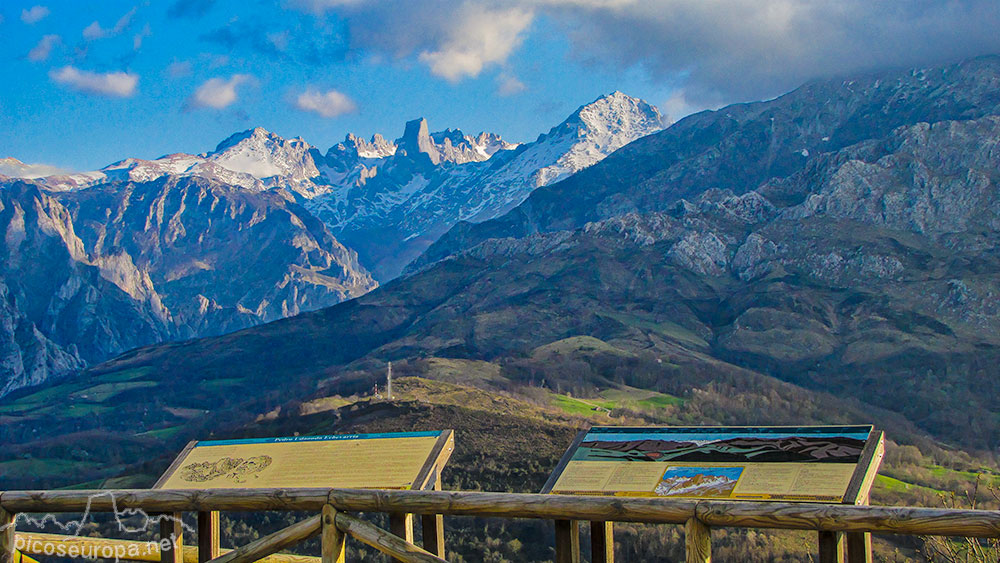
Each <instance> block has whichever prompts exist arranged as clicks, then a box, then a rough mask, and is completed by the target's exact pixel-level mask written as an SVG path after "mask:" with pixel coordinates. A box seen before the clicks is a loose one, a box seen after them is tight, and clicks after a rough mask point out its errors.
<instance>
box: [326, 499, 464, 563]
mask: <svg viewBox="0 0 1000 563" xmlns="http://www.w3.org/2000/svg"><path fill="white" fill-rule="evenodd" d="M336 522H337V527H338V528H340V529H341V531H343V532H344V533H346V534H347V535H349V536H351V537H352V538H354V539H356V540H358V541H360V542H361V543H364V544H366V545H370V546H371V547H374V548H375V549H377V550H379V551H381V552H382V553H385V554H387V555H391V556H392V557H394V558H396V559H397V560H399V561H403V562H404V563H425V562H427V563H435V562H436V563H446V562H445V560H444V559H441V558H440V557H438V556H436V555H434V554H433V553H430V552H428V551H426V550H423V549H420V548H419V547H417V546H415V545H413V544H412V543H409V542H407V541H405V540H404V539H403V538H400V537H399V536H394V535H392V534H390V533H389V532H387V531H385V530H382V529H380V528H377V527H375V526H373V525H372V524H369V523H368V522H365V521H364V520H359V519H357V518H355V517H353V516H348V515H347V514H344V513H343V512H337V516H336Z"/></svg>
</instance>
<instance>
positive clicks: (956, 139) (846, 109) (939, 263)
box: [9, 57, 1000, 450]
mask: <svg viewBox="0 0 1000 563" xmlns="http://www.w3.org/2000/svg"><path fill="white" fill-rule="evenodd" d="M998 143H1000V58H998V57H985V58H978V59H973V60H968V61H963V62H960V63H956V64H951V65H942V66H938V67H933V68H926V69H911V70H902V71H886V72H880V73H875V74H870V75H859V76H855V77H851V78H848V79H838V80H827V81H821V82H814V83H810V84H807V85H805V86H803V87H801V88H799V89H797V90H795V91H793V92H790V93H788V94H786V95H784V96H781V97H779V98H776V99H774V100H770V101H766V102H757V103H751V104H738V105H734V106H728V107H725V108H722V109H719V110H716V111H706V112H702V113H699V114H696V115H693V116H690V117H688V118H685V119H684V120H681V121H680V122H678V123H676V124H674V125H672V126H670V127H668V128H667V129H665V130H663V131H661V132H659V133H655V134H652V135H649V136H646V137H643V138H640V139H638V140H637V141H634V142H632V143H630V144H628V145H626V146H625V147H623V148H622V149H620V150H618V151H616V152H615V153H613V154H612V155H611V156H610V157H608V158H605V159H603V160H602V161H600V162H599V163H597V164H594V165H593V166H590V167H589V168H586V169H584V170H582V171H580V172H577V173H576V174H574V175H572V176H569V177H567V178H565V179H563V180H561V181H559V182H556V183H554V184H551V185H549V186H543V187H540V188H537V189H535V190H534V191H533V192H532V193H531V195H529V196H528V197H527V199H525V200H524V201H523V202H521V203H520V204H518V205H517V206H516V207H513V208H512V209H511V210H510V211H508V212H507V213H505V214H503V215H501V216H499V217H497V218H494V219H491V220H487V221H483V222H480V223H478V224H472V223H469V222H460V223H458V224H457V225H456V226H454V227H453V228H452V229H451V230H450V231H449V232H448V233H447V234H445V235H444V236H442V237H441V239H440V240H439V241H438V242H437V243H435V244H434V245H433V246H431V247H430V248H429V249H428V251H427V252H426V253H425V254H424V255H423V256H422V258H421V259H420V262H419V263H418V264H417V265H415V266H414V267H413V268H412V269H411V272H412V273H411V274H410V275H408V276H405V277H400V278H396V279H394V280H392V281H390V282H388V283H385V284H383V285H382V286H381V287H379V288H378V289H376V290H374V291H371V292H369V293H367V294H365V295H363V296H361V297H359V298H355V299H352V300H350V301H348V302H346V303H342V304H339V305H336V306H333V307H330V308H326V309H322V310H319V311H314V312H309V313H303V314H300V315H298V316H295V317H292V318H286V319H283V320H279V321H275V322H272V323H268V324H265V325H261V326H256V327H253V328H249V329H246V330H243V331H239V332H235V333H231V334H227V335H223V336H218V337H212V338H204V339H199V340H191V341H186V342H182V343H172V344H167V345H161V346H154V347H147V348H143V349H139V350H134V351H132V352H130V353H128V354H125V355H123V356H120V357H118V358H116V359H114V360H111V361H109V362H106V363H104V364H101V365H98V366H95V367H93V368H90V369H88V370H87V371H85V372H84V373H82V374H81V375H79V376H78V378H76V379H73V380H72V382H73V383H72V384H73V385H78V386H83V385H86V384H87V383H86V382H87V381H88V379H89V378H98V379H99V380H101V381H111V380H115V378H125V379H123V380H126V379H128V378H137V379H136V381H135V382H144V383H143V384H144V385H146V384H148V385H150V386H152V388H154V389H156V393H157V396H158V397H159V399H158V400H159V401H161V402H162V405H163V406H162V408H161V407H157V409H159V410H156V414H155V415H154V414H153V413H152V411H150V412H147V413H146V414H144V415H142V420H143V421H144V424H148V425H154V426H155V427H161V426H158V425H162V427H163V428H171V427H177V425H178V424H179V423H180V422H181V420H180V419H178V418H177V416H178V415H175V414H170V413H175V412H184V413H190V414H188V415H186V416H189V417H193V418H187V419H184V420H187V422H185V424H187V425H190V424H192V422H191V420H201V418H199V417H202V416H206V415H202V414H195V413H196V412H200V411H196V410H197V409H205V408H206V405H211V404H214V403H213V401H215V402H218V401H219V400H220V399H219V398H220V396H221V394H222V393H224V392H226V391H225V390H226V389H230V391H229V392H231V388H230V387H229V385H239V388H240V389H253V390H255V391H254V393H255V394H256V395H258V396H257V397H256V398H255V399H253V400H264V399H263V398H262V397H265V396H267V397H270V396H272V395H268V393H270V392H276V391H275V389H276V387H278V386H280V387H281V389H282V396H283V397H284V398H285V399H286V400H290V399H291V398H292V397H293V395H295V394H296V393H300V394H301V395H302V396H303V397H306V396H308V395H309V394H310V393H311V392H313V391H314V390H315V388H316V385H319V384H322V385H325V386H327V388H328V389H336V390H346V391H351V390H355V391H356V390H358V389H363V388H365V387H366V386H370V385H371V382H372V381H373V379H374V378H375V377H378V376H380V374H381V371H382V370H383V369H384V362H385V361H386V360H392V361H404V360H406V359H412V358H455V359H463V360H468V361H485V362H489V363H491V365H497V366H500V367H499V368H497V369H498V373H499V375H492V376H490V377H491V378H493V379H496V378H502V379H500V380H502V381H503V382H504V383H503V384H504V385H508V386H516V385H526V386H532V385H539V384H543V385H545V386H546V387H548V388H562V389H575V390H576V391H574V395H577V394H579V393H587V392H592V391H593V390H594V389H603V388H607V387H613V386H615V385H622V384H625V385H630V386H633V387H640V388H646V389H651V390H657V391H661V392H670V391H669V390H671V389H673V386H674V385H675V382H677V381H682V380H684V381H687V379H685V378H690V377H694V376H693V375H691V374H700V375H699V376H698V377H702V379H699V381H700V383H699V384H698V385H701V386H703V387H702V389H712V387H711V386H713V385H717V384H720V383H717V382H719V381H735V380H736V379H740V378H742V379H743V380H746V381H765V380H766V379H756V378H778V379H781V380H784V381H785V382H787V383H790V384H792V385H794V386H795V387H794V388H796V389H806V390H810V392H815V393H821V394H825V396H827V397H829V399H828V401H827V402H828V403H830V404H841V403H838V402H837V401H847V402H848V403H846V404H856V405H860V406H859V407H858V410H857V411H852V412H859V413H871V416H872V417H876V416H877V417H878V418H879V420H866V419H864V416H863V415H850V417H848V416H847V415H844V416H843V417H841V416H840V415H837V414H836V413H830V414H829V417H830V418H831V419H836V420H829V421H828V422H830V423H838V424H839V423H847V422H850V423H871V422H880V421H886V420H897V419H896V418H894V417H899V418H898V420H905V421H907V424H912V425H913V426H914V427H916V428H919V429H921V431H923V432H927V433H929V435H931V436H933V437H934V438H935V439H937V440H940V441H944V442H946V443H949V444H952V445H953V446H954V447H960V448H965V449H968V450H979V449H984V450H992V449H994V448H996V447H997V446H998V445H1000V442H998V436H1000V433H998V432H997V431H996V430H997V425H996V422H995V416H994V413H995V412H997V411H998V410H1000V384H998V383H997V380H996V378H995V377H993V366H994V365H995V364H996V363H997V362H998V361H1000V338H998V337H997V334H1000V330H998V329H1000V316H998V314H1000V305H998V303H1000V302H998V294H997V291H996V287H997V285H998V276H1000V253H998V252H997V249H998V244H997V242H998V241H997V233H998V227H1000V198H998V197H997V189H996V185H997V181H998V179H1000V178H998V175H1000V172H998V166H997V154H998V153H997V150H998V149H997V146H998ZM516 151H517V149H514V150H512V151H504V153H506V154H514V153H516ZM522 154H524V153H522ZM494 158H495V156H494ZM579 338H588V339H591V340H589V341H588V342H592V343H593V344H588V345H587V346H588V347H587V348H578V349H577V348H574V349H575V350H576V351H575V352H574V353H573V354H571V355H569V356H566V355H561V354H554V355H553V353H551V352H544V353H543V352H542V350H548V348H546V346H548V344H550V343H552V345H553V346H557V345H556V344H555V343H560V342H570V341H573V342H576V340H573V339H579ZM560 346H561V345H560ZM586 350H593V351H592V352H587V351H586ZM542 354H544V357H543V356H542ZM539 365H545V366H548V367H546V368H545V369H544V370H542V369H540V368H539V367H538V366H539ZM734 374H739V375H734ZM128 380H129V381H130V382H132V380H130V379H128ZM236 382H238V383H236ZM734 385H735V384H734ZM192 389H199V390H200V391H199V392H198V393H194V394H193V393H192ZM294 389H298V390H297V391H295V390H294ZM782 389H786V391H783V393H789V395H788V397H791V396H792V392H791V391H789V390H788V389H791V388H782ZM588 390H590V391H588ZM338 392H339V391H338ZM688 392H690V393H701V392H707V391H699V390H698V389H695V390H690V389H689V391H688ZM695 396H697V395H695ZM121 397H122V398H125V397H126V395H125V394H123V395H121ZM14 400H15V401H18V402H17V404H19V405H23V407H19V408H22V409H23V408H28V407H29V406H31V405H34V406H35V407H33V408H37V406H39V405H45V404H46V403H45V402H44V400H43V399H42V398H41V397H40V396H37V394H36V395H16V396H15V397H14ZM246 400H248V401H249V400H251V399H250V398H247V399H246ZM80 401H82V403H81V405H83V406H85V405H89V404H90V403H87V401H86V400H83V399H80ZM767 401H768V404H769V405H771V406H770V407H768V408H772V409H773V408H779V407H777V406H776V405H782V406H781V407H780V408H788V409H793V408H795V407H794V405H792V404H791V403H790V401H792V399H790V398H786V397H783V396H782V395H780V394H775V395H773V396H771V397H770V398H768V399H767ZM786 403H788V404H786ZM227 405H228V406H227V407H225V410H224V412H225V413H228V414H225V415H223V414H221V413H220V411H216V412H213V414H212V417H219V416H230V417H239V416H242V415H240V414H238V413H240V412H242V411H241V410H240V409H244V408H249V407H246V406H245V405H244V406H239V405H238V404H232V403H227ZM83 406H81V408H83ZM87 408H90V407H87ZM762 408H763V407H762ZM838 408H840V407H838ZM164 409H168V410H164ZM177 409H187V410H182V411H179V410H177ZM9 412H14V413H20V414H17V415H16V416H20V417H26V418H21V419H18V420H19V422H16V423H15V424H14V426H12V427H11V430H10V432H11V433H12V435H13V436H18V435H25V433H30V432H31V431H32V429H38V428H39V426H38V425H39V424H43V422H39V421H37V419H35V418H32V416H29V415H27V414H25V412H24V411H23V410H17V409H14V410H13V411H9ZM122 416H125V415H124V414H122ZM137 416H138V415H137ZM761 416H763V415H761ZM844 418H849V419H850V420H845V419H844ZM129 420H132V421H133V422H134V421H135V420H136V419H135V418H131V419H129ZM739 422H741V423H747V424H752V423H754V421H753V420H741V421H739ZM105 423H109V424H110V423H113V424H119V423H118V422H112V421H110V420H105ZM792 423H793V424H794V421H793V422H792ZM80 424H83V422H80ZM84 426H86V425H84ZM148 427H149V426H147V428H148ZM188 427H189V426H185V428H188ZM28 435H30V434H28Z"/></svg>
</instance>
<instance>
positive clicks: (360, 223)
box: [305, 92, 663, 281]
mask: <svg viewBox="0 0 1000 563" xmlns="http://www.w3.org/2000/svg"><path fill="white" fill-rule="evenodd" d="M662 127H663V118H662V117H661V116H660V114H659V112H658V111H657V110H656V108H654V107H653V106H650V105H649V104H647V103H646V102H643V101H642V100H639V99H637V98H632V97H630V96H626V95H625V94H622V93H620V92H615V93H613V94H610V95H607V96H602V97H601V98H598V99H597V100H595V101H593V102H591V103H590V104H586V105H583V106H581V107H580V108H578V109H577V111H575V112H574V113H573V114H572V115H571V116H570V117H568V118H567V119H566V120H565V121H564V122H563V123H561V124H559V125H557V126H556V127H554V128H552V130H550V131H549V132H548V133H547V134H545V135H541V136H539V138H538V139H537V140H536V141H535V142H533V143H527V144H523V145H508V144H503V145H501V146H499V147H497V146H496V143H497V142H498V141H499V139H498V138H497V139H494V140H491V142H492V143H494V145H493V147H494V148H493V149H491V150H492V151H493V152H489V151H485V152H486V154H489V158H488V159H479V160H478V161H475V160H471V161H470V160H449V159H442V157H441V156H440V155H442V154H448V153H446V152H445V151H444V149H442V148H441V145H440V144H439V142H438V141H437V139H438V138H440V136H441V135H449V134H450V135H451V136H453V137H458V138H461V137H460V136H459V133H458V132H452V133H448V132H445V133H444V134H430V133H428V132H427V125H426V122H425V121H424V120H417V121H413V122H410V123H408V124H407V128H406V132H405V133H404V135H403V137H402V138H401V139H400V140H398V141H397V142H396V143H395V144H393V145H388V144H386V143H380V141H378V140H377V139H373V140H372V143H371V144H369V145H367V146H371V145H380V146H382V147H383V148H382V149H380V150H381V151H382V152H380V153H376V154H387V153H389V152H390V151H391V153H392V156H386V157H382V158H380V159H377V160H369V159H365V158H362V157H361V155H362V154H371V150H370V149H365V148H363V147H361V146H359V145H357V142H356V139H352V138H351V137H349V138H348V141H347V142H346V143H344V144H341V145H337V146H336V147H333V148H331V149H330V151H329V152H328V153H327V155H326V162H327V164H326V165H327V166H328V167H329V168H328V170H329V172H326V171H325V172H324V174H325V177H326V178H329V179H331V180H330V181H331V184H333V185H337V184H339V187H338V188H336V189H331V190H330V191H329V192H327V193H325V194H320V195H317V196H316V197H314V198H312V199H310V200H309V201H307V202H305V205H306V206H307V207H308V208H309V209H310V210H311V211H313V212H314V213H315V214H316V216H317V217H319V218H320V219H322V220H323V221H324V222H325V223H326V224H327V225H330V227H331V229H332V230H333V232H334V234H335V235H336V236H337V237H338V238H339V239H341V240H343V241H344V242H345V244H347V245H348V246H350V247H352V248H355V249H357V250H358V253H359V255H360V256H361V260H362V263H363V264H365V265H366V266H367V267H369V268H370V269H372V271H373V273H374V274H375V276H376V278H378V279H379V280H382V281H385V280H389V279H392V278H394V277H396V276H397V275H399V273H400V272H401V271H402V268H403V267H404V266H406V264H407V263H409V262H410V261H411V260H413V259H415V258H416V257H417V256H419V255H420V253H421V252H423V251H424V249H426V248H427V246H428V245H429V244H431V243H433V242H434V241H435V240H436V239H437V238H438V237H439V236H440V235H441V234H442V233H444V232H445V231H447V230H448V229H449V228H451V226H452V225H454V224H455V223H456V222H458V221H484V220H487V219H490V218H492V217H495V216H497V215H499V214H501V213H504V212H506V211H507V210H508V209H510V208H512V207H514V206H516V205H517V204H519V203H520V202H521V201H523V200H524V198H526V197H527V196H528V194H530V193H531V192H532V191H534V190H535V189H536V188H538V187H539V186H545V185H548V184H550V183H552V182H555V181H557V180H559V179H562V178H564V177H566V176H569V175H571V174H573V173H575V172H577V171H579V170H582V169H584V168H586V167H588V166H591V165H593V164H594V163H596V162H598V161H600V160H601V159H603V158H604V157H605V156H607V155H608V154H611V153H612V152H613V151H615V150H617V149H619V148H620V147H622V146H624V145H626V144H628V143H630V142H632V141H634V140H635V139H638V138H640V137H643V136H645V135H648V134H650V133H653V132H656V131H659V130H660V129H661V128H662ZM465 139H466V140H469V141H471V140H470V139H469V138H468V137H465ZM448 143H449V141H448V139H447V138H445V145H444V146H445V147H448V146H450V145H449V144H448ZM364 151H367V152H364ZM481 152H483V151H481ZM334 178H337V180H334ZM345 181H346V182H345Z"/></svg>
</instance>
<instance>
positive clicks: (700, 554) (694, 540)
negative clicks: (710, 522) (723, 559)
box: [684, 518, 712, 563]
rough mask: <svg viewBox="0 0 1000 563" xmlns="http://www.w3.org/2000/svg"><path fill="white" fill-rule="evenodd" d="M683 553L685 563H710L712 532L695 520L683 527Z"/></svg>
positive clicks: (702, 523)
mask: <svg viewBox="0 0 1000 563" xmlns="http://www.w3.org/2000/svg"><path fill="white" fill-rule="evenodd" d="M684 551H685V553H686V561H687V563H712V532H711V529H710V528H709V527H708V526H706V525H705V524H704V522H702V521H701V520H698V519H697V518H689V519H688V521H687V523H686V524H685V525H684Z"/></svg>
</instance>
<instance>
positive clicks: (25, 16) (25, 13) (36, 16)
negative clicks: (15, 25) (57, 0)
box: [21, 6, 49, 24]
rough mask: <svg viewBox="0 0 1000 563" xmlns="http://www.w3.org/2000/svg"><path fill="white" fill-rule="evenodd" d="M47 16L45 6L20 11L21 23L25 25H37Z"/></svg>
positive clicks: (47, 10) (47, 12) (47, 11)
mask: <svg viewBox="0 0 1000 563" xmlns="http://www.w3.org/2000/svg"><path fill="white" fill-rule="evenodd" d="M47 15H49V9H48V8H46V7H45V6H32V7H31V8H28V9H24V10H21V21H23V22H24V23H27V24H32V23H38V22H40V21H42V20H43V19H45V16H47Z"/></svg>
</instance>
